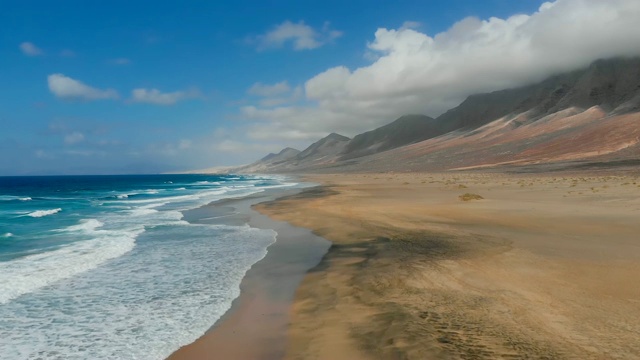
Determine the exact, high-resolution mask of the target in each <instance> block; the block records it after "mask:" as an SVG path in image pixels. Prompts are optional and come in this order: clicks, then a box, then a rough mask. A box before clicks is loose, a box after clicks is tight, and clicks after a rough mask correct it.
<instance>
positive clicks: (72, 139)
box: [64, 131, 84, 145]
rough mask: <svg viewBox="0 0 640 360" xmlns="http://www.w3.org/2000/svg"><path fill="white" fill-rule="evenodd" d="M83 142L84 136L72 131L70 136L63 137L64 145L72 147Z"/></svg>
mask: <svg viewBox="0 0 640 360" xmlns="http://www.w3.org/2000/svg"><path fill="white" fill-rule="evenodd" d="M83 141H84V134H83V133H81V132H79V131H74V132H72V133H71V134H67V135H66V136H65V137H64V143H65V144H67V145H73V144H77V143H81V142H83Z"/></svg>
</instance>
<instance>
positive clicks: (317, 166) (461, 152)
mask: <svg viewBox="0 0 640 360" xmlns="http://www.w3.org/2000/svg"><path fill="white" fill-rule="evenodd" d="M639 143H640V58H615V59H606V60H598V61H596V62H594V63H592V64H591V65H590V66H588V67H586V68H584V69H580V70H576V71H572V72H568V73H563V74H558V75H555V76H552V77H550V78H548V79H546V80H544V81H542V82H539V83H536V84H531V85H528V86H524V87H520V88H515V89H506V90H501V91H496V92H491V93H485V94H476V95H471V96H469V97H468V98H467V99H466V100H465V101H463V102H462V103H461V104H460V105H459V106H457V107H455V108H453V109H451V110H449V111H447V112H445V113H444V114H442V115H440V116H438V117H437V118H435V119H434V118H431V117H428V116H425V115H419V114H414V115H405V116H401V117H400V118H398V119H397V120H395V121H393V122H391V123H389V124H387V125H385V126H382V127H379V128H377V129H374V130H371V131H368V132H365V133H362V134H359V135H356V136H355V137H353V139H349V138H348V137H346V136H342V135H339V134H335V133H332V134H329V135H328V136H326V137H325V138H322V139H320V140H318V141H317V142H315V143H313V144H311V145H310V146H309V147H308V148H306V149H304V150H303V151H298V150H295V149H291V148H286V149H284V150H282V151H281V152H280V153H278V154H269V155H267V156H265V157H264V158H262V159H260V160H258V161H256V162H255V163H253V164H250V165H246V166H241V167H236V168H233V169H231V171H232V172H239V173H305V172H309V173H310V172H368V171H444V170H466V169H480V168H481V169H492V168H499V169H504V168H505V167H508V168H516V169H520V170H526V169H535V168H539V169H540V168H544V169H554V168H573V167H585V166H599V167H602V166H616V165H640V145H639Z"/></svg>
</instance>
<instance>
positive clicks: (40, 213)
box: [26, 208, 62, 218]
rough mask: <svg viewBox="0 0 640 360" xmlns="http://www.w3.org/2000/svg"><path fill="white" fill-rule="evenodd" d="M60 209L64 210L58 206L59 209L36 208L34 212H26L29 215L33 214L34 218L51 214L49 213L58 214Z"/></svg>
mask: <svg viewBox="0 0 640 360" xmlns="http://www.w3.org/2000/svg"><path fill="white" fill-rule="evenodd" d="M60 211H62V209H61V208H57V209H50V210H36V211H33V212H30V213H28V214H26V215H27V216H31V217H33V218H39V217H44V216H49V215H53V214H57V213H59V212H60Z"/></svg>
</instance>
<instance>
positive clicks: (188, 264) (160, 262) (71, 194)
mask: <svg viewBox="0 0 640 360" xmlns="http://www.w3.org/2000/svg"><path fill="white" fill-rule="evenodd" d="M296 185H297V184H296V183H293V182H290V181H289V180H287V179H286V178H281V177H258V176H236V175H229V176H226V175H225V176H220V175H140V176H56V177H0V358H2V359H5V360H9V359H162V358H165V357H166V356H168V355H170V354H171V353H172V352H173V351H175V350H177V349H178V348H179V347H180V346H181V345H185V344H187V343H190V342H192V341H194V340H196V339H197V338H198V337H199V336H201V335H202V334H203V333H204V332H205V331H206V330H207V329H209V328H210V327H211V326H212V324H214V323H215V321H216V320H217V319H218V318H220V316H222V315H223V314H224V313H225V312H226V311H227V310H228V309H229V308H230V307H231V302H232V301H233V299H235V298H236V297H237V296H238V295H239V294H240V289H239V285H240V282H241V280H242V278H243V277H244V274H245V273H246V271H247V270H248V269H249V268H250V267H251V266H252V265H253V264H254V263H256V262H257V261H258V260H260V259H262V258H263V257H264V256H265V255H266V253H267V247H268V246H269V245H271V244H272V243H273V242H274V241H275V238H276V235H277V234H276V233H275V232H274V231H272V230H265V229H256V228H251V227H249V226H248V225H242V226H232V225H207V224H203V222H202V221H199V222H198V223H197V224H194V223H191V222H188V221H186V220H185V219H184V215H183V213H184V212H185V211H186V210H190V209H194V208H198V207H201V206H203V205H206V204H208V203H210V202H212V201H215V200H220V199H224V198H230V197H241V196H246V195H250V194H253V193H257V192H262V191H264V190H265V189H273V188H281V187H294V186H296ZM236 225H237V224H236Z"/></svg>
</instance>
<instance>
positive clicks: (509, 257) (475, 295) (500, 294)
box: [258, 173, 640, 359]
mask: <svg viewBox="0 0 640 360" xmlns="http://www.w3.org/2000/svg"><path fill="white" fill-rule="evenodd" d="M310 180H311V181H315V182H319V183H322V184H323V186H321V187H318V188H314V189H310V190H307V191H305V192H303V193H301V194H299V195H294V196H290V197H288V198H286V199H281V200H279V201H275V202H270V203H266V204H263V205H260V206H259V207H258V210H259V211H261V212H264V213H266V214H269V215H270V216H272V217H274V218H276V219H280V220H286V221H289V222H291V223H292V224H293V225H296V226H302V227H306V228H310V229H313V230H314V231H315V232H316V233H317V234H319V235H321V236H323V237H325V238H327V239H329V240H331V241H332V242H333V246H332V248H331V249H330V250H329V252H328V254H327V255H326V256H325V258H324V260H323V261H322V262H321V264H320V265H319V266H317V267H316V268H315V269H314V270H312V271H311V272H310V273H309V274H308V275H307V276H306V278H305V280H304V281H303V283H302V285H301V286H300V287H299V288H298V291H297V293H296V297H295V301H294V304H293V307H292V315H291V316H292V323H291V326H290V329H289V342H288V344H289V345H288V348H287V358H290V359H374V358H375V359H379V358H382V359H425V358H436V359H437V358H443V359H493V358H513V359H518V358H549V359H550V358H554V359H556V358H557V359H563V358H577V359H605V358H607V359H608V358H617V359H637V358H640V341H639V340H638V339H640V320H638V319H640V287H639V286H638V274H640V236H638V234H640V221H638V219H640V179H639V178H638V176H633V175H627V176H624V177H622V176H620V177H616V176H597V177H593V176H591V177H589V176H585V175H567V174H556V175H544V176H540V175H535V176H533V175H531V176H528V175H527V176H515V175H514V176H512V175H502V174H475V173H464V174H457V173H450V174H379V175H373V174H368V175H326V176H314V177H312V178H310ZM466 193H469V194H476V195H480V196H481V197H482V198H483V199H480V200H473V199H471V200H469V201H463V200H461V198H459V196H461V195H464V194H466Z"/></svg>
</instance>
